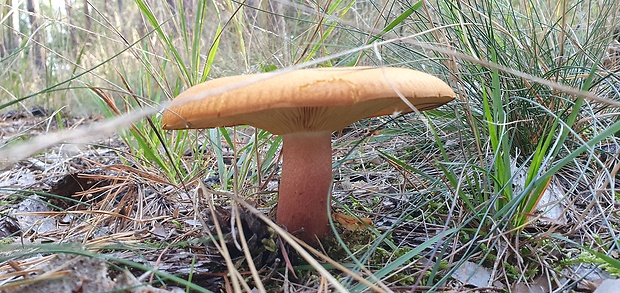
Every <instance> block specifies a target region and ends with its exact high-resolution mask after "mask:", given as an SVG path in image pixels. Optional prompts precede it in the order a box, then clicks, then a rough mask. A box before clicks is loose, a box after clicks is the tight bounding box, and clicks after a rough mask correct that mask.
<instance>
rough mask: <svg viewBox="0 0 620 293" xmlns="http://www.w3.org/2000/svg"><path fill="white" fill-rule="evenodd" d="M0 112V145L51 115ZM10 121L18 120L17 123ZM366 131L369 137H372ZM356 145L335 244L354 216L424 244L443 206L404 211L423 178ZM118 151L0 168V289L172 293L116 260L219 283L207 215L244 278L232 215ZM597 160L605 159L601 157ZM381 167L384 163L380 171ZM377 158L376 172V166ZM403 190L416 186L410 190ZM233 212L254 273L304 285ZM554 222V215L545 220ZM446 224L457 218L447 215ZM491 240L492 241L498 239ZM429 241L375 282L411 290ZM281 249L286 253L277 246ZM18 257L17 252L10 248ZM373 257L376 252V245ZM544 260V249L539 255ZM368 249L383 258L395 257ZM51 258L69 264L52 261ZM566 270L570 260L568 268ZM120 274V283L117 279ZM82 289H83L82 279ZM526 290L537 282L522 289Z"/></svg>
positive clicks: (355, 229)
mask: <svg viewBox="0 0 620 293" xmlns="http://www.w3.org/2000/svg"><path fill="white" fill-rule="evenodd" d="M32 113H33V112H31V114H32ZM7 117H8V118H6V119H5V122H4V123H11V126H10V127H8V128H6V129H5V130H4V132H3V136H2V138H1V139H2V140H1V142H2V144H5V145H6V144H7V143H11V141H14V140H15V139H16V137H21V136H24V135H26V134H25V133H24V132H23V130H24V129H27V131H28V132H29V133H30V134H28V135H36V134H37V133H41V132H45V131H47V130H48V129H50V128H49V125H51V124H53V123H54V122H53V121H52V120H45V121H46V123H42V122H41V121H38V122H37V120H36V119H34V118H36V117H35V116H34V114H32V115H26V114H23V115H22V114H18V113H11V114H10V115H8V116H7ZM22 119H23V120H24V122H23V123H24V124H25V125H27V126H23V127H20V126H19V125H18V124H19V121H20V120H22ZM41 119H48V118H41ZM89 119H91V120H96V119H98V118H96V117H95V118H93V117H89V118H88V119H83V118H63V120H64V121H63V123H64V124H65V125H70V124H71V123H78V124H79V123H87V122H88V120H89ZM70 120H71V121H70ZM7 121H9V122H7ZM338 135H339V136H337V138H338V140H340V143H339V144H337V145H338V146H339V148H336V156H337V157H346V156H348V155H349V154H348V151H349V150H350V149H351V147H350V145H348V141H355V140H357V139H363V138H364V137H367V136H366V135H367V133H366V130H365V129H360V128H350V129H348V130H345V131H343V133H340V134H338ZM374 139H380V135H377V137H376V138H374ZM389 144H391V145H386V143H383V148H384V149H391V150H402V149H403V147H402V146H403V145H404V146H408V145H411V141H410V139H409V138H407V137H403V136H394V137H392V138H391V139H390V142H389ZM446 145H452V146H453V147H455V148H456V147H458V144H448V143H446ZM357 150H358V151H359V152H360V154H363V156H360V159H361V160H363V161H367V163H362V164H361V165H358V164H357V163H355V164H354V163H351V162H346V163H344V164H341V165H339V166H338V169H337V170H339V172H342V174H345V175H344V176H343V177H342V178H337V179H336V180H335V181H336V182H337V184H336V185H335V187H334V191H333V192H334V198H335V199H336V203H335V205H334V209H335V210H336V212H337V213H338V214H342V215H344V216H345V217H341V218H344V219H347V221H345V224H343V227H341V228H342V230H341V231H340V232H341V233H342V235H345V236H347V237H348V238H349V239H348V240H347V241H350V242H351V244H352V245H355V241H360V244H361V243H364V242H365V241H367V240H366V239H367V238H366V237H367V236H364V235H369V233H370V232H369V230H368V229H360V227H361V226H360V222H357V221H358V219H359V220H362V222H363V225H364V226H368V225H370V226H373V227H372V228H373V229H376V230H377V231H380V232H382V231H390V233H391V241H393V245H394V246H396V247H402V248H406V249H407V248H411V247H416V246H418V245H420V244H422V243H424V242H425V241H427V240H429V239H430V238H432V237H433V236H436V235H438V234H440V233H441V231H443V230H444V229H445V223H442V222H441V221H439V222H435V221H434V220H432V219H447V218H448V215H447V214H446V211H445V209H444V208H442V207H440V206H437V207H436V209H434V210H433V209H427V210H425V211H423V210H420V209H417V210H416V209H411V207H412V206H416V203H417V205H419V206H424V207H429V203H430V202H432V201H433V200H436V199H439V198H438V197H433V196H430V197H429V198H430V199H428V198H427V199H426V200H427V201H423V200H422V198H424V197H421V196H420V193H423V194H427V195H432V194H433V191H432V188H433V186H432V184H433V182H431V181H429V180H428V179H425V178H423V177H420V176H417V175H416V174H414V173H412V172H409V171H408V170H407V169H403V168H401V167H400V166H399V165H398V164H396V163H395V162H392V161H390V159H389V158H386V157H385V156H383V155H382V154H381V153H378V152H377V151H376V150H375V149H374V148H371V147H368V146H367V145H365V144H362V145H361V146H359V148H358V149H357ZM125 153H127V149H126V147H125V146H124V145H123V143H122V142H121V141H120V139H118V138H116V137H111V138H107V139H105V140H102V141H100V142H98V143H97V144H91V145H79V146H72V145H61V146H58V147H55V148H53V149H51V150H49V151H48V152H47V153H43V154H39V155H37V156H34V157H32V158H28V159H26V160H23V161H20V162H18V163H16V164H14V165H13V166H12V168H11V169H9V170H4V171H3V172H2V173H0V178H2V180H0V188H1V189H0V190H1V194H0V200H2V201H3V202H6V203H7V204H3V205H1V206H0V209H1V210H0V215H1V216H0V217H1V218H0V233H2V234H0V235H2V237H3V239H4V240H3V246H2V250H0V257H1V258H2V260H3V262H2V263H0V290H2V292H20V291H19V290H22V289H24V288H40V289H36V290H41V291H40V292H43V291H50V290H51V289H52V288H60V287H52V286H64V287H63V288H65V289H67V288H70V289H71V290H74V289H76V288H80V290H82V291H83V292H97V291H89V290H91V289H89V288H95V289H96V290H99V289H102V288H108V289H107V290H111V289H114V288H125V289H126V290H127V291H126V292H142V291H137V290H143V289H146V290H151V289H152V290H168V291H152V292H174V290H176V289H175V286H180V285H178V284H175V285H170V284H167V283H166V285H164V284H163V283H158V282H156V281H154V280H155V279H156V278H155V276H154V275H153V274H151V273H148V272H146V273H145V271H144V270H140V269H137V268H136V267H132V266H120V267H119V265H118V263H117V262H115V261H113V259H116V260H118V259H121V260H126V261H130V262H133V263H135V264H141V265H145V266H147V267H148V268H153V269H156V270H158V271H160V272H163V273H168V274H174V275H180V276H182V277H183V278H185V279H187V278H189V277H190V276H192V282H193V283H195V284H197V285H200V286H203V287H204V288H207V289H211V290H219V289H220V288H224V287H226V286H227V282H228V278H227V275H228V273H230V272H229V271H228V270H227V267H226V266H225V265H224V258H223V256H222V251H221V249H218V248H217V247H216V246H214V245H213V239H211V238H210V237H208V233H207V232H209V233H210V232H212V231H214V230H213V227H214V225H216V223H218V225H219V227H220V229H221V230H222V233H223V234H222V235H221V237H224V243H226V246H227V250H228V251H230V255H229V257H231V258H232V259H234V260H235V266H236V267H237V268H238V269H239V270H240V275H241V276H249V274H250V272H249V271H248V270H247V264H245V262H246V260H244V255H243V253H242V252H241V250H240V249H239V248H238V246H239V243H237V237H236V236H235V235H236V233H237V232H235V230H234V229H232V227H233V226H231V224H230V223H231V219H232V217H233V214H231V209H230V208H229V206H230V199H229V198H227V197H226V196H222V195H218V194H214V195H211V197H212V198H213V199H214V202H215V203H216V204H215V205H213V204H210V203H208V202H207V201H206V200H205V199H204V198H197V196H196V194H195V193H194V192H193V191H187V190H183V189H182V188H180V187H178V186H174V185H172V184H170V183H169V182H167V181H166V180H165V179H163V178H160V177H159V176H158V174H157V173H156V172H153V171H152V170H150V169H148V168H146V167H145V166H142V165H140V164H135V163H134V164H128V163H127V157H125V156H123V154H125ZM455 156H457V155H455ZM609 159H610V160H612V159H613V157H609ZM417 160H419V161H410V162H408V163H409V164H411V165H415V166H416V167H419V168H420V170H423V172H424V173H426V174H430V175H433V176H441V173H439V172H438V170H436V169H434V168H432V167H429V165H428V164H426V162H425V161H424V160H425V159H424V158H419V157H418V158H417ZM386 165H387V166H389V168H387V169H386V168H385V166H386ZM380 166H381V168H383V169H381V168H379V167H380ZM275 179H277V178H275ZM209 180H212V179H209ZM214 181H215V182H217V181H218V180H217V179H215V180H214ZM567 182H569V183H570V184H569V183H567ZM270 183H271V181H270ZM575 183H577V184H579V187H578V188H574V186H575V185H574V184H575ZM192 184H194V183H192ZM599 184H602V183H599ZM190 185H191V184H190ZM587 185H588V183H587V182H586V181H585V180H584V178H583V177H575V175H574V174H573V173H571V172H565V173H561V174H560V175H559V177H558V179H557V183H554V188H555V190H554V192H555V193H557V194H562V195H563V196H564V195H568V196H569V197H570V196H572V195H573V194H575V192H576V191H577V192H578V191H580V190H587V187H584V186H587ZM600 186H601V187H604V186H603V185H600ZM411 188H414V189H416V188H417V190H416V191H415V192H411V191H410V189H411ZM571 188H572V189H571ZM268 189H269V190H277V186H273V185H272V184H269V187H268ZM377 195H379V196H377ZM560 197H561V196H560ZM574 203H575V204H574V205H571V204H567V202H566V201H565V200H564V201H562V202H559V200H558V198H557V197H555V198H550V199H549V201H548V204H547V205H543V206H542V207H541V209H540V211H539V212H540V214H542V215H545V214H547V215H548V213H549V211H550V210H549V209H547V206H553V207H554V211H553V215H554V216H553V217H549V218H552V219H555V220H556V221H553V220H551V221H549V220H546V219H545V218H544V217H541V218H540V220H539V221H537V222H535V223H533V224H532V225H531V226H530V228H532V229H534V230H540V232H539V234H538V236H537V237H546V235H547V234H545V231H546V230H548V229H552V230H555V231H561V232H566V231H571V230H570V229H575V228H574V227H573V226H570V223H574V222H577V221H580V219H582V218H583V215H584V214H587V213H590V214H593V215H594V214H595V211H594V207H592V206H591V203H592V201H591V200H587V199H584V197H583V196H576V197H574ZM343 207H354V210H353V211H350V212H353V213H354V214H355V215H356V216H355V217H351V216H347V214H350V213H349V212H347V214H345V213H343V212H346V209H343ZM612 207H613V204H612ZM558 208H559V209H561V211H560V210H558ZM197 210H198V211H199V212H198V213H197V212H196V211H197ZM209 210H212V211H213V213H214V214H215V215H216V219H215V221H214V219H213V218H211V217H210V216H208V215H209V213H208V212H205V211H209ZM200 211H202V212H200ZM265 212H266V213H267V212H268V211H267V210H265ZM610 212H611V211H610ZM240 219H241V222H242V227H243V230H244V231H243V232H244V234H245V235H246V238H247V242H246V243H245V244H246V245H247V247H249V249H250V250H251V252H252V256H253V262H254V263H255V265H256V267H257V268H259V270H260V273H261V275H263V276H265V280H267V279H271V280H276V281H275V283H276V284H288V286H291V288H297V289H299V288H307V287H304V286H310V287H311V286H312V285H313V283H312V281H308V280H306V283H305V284H304V285H303V286H302V285H295V284H291V283H288V281H287V278H290V276H289V277H287V276H288V275H289V272H287V271H286V270H284V271H282V270H276V269H277V268H283V267H285V266H286V264H285V263H286V262H288V261H290V260H284V258H283V255H282V248H283V247H281V245H279V241H278V240H277V237H276V236H274V234H273V231H271V230H270V229H268V228H267V227H266V226H265V225H264V224H263V222H262V221H259V220H257V218H256V216H255V215H253V214H251V213H248V212H245V211H243V210H241V212H240ZM558 219H562V220H561V221H557V220H558ZM613 220H614V221H615V219H613ZM455 221H462V219H458V218H457V219H456V220H455ZM349 223H352V224H349ZM348 225H351V226H350V227H349V226H348ZM576 231H579V233H582V234H581V235H587V234H588V233H590V234H593V235H594V234H595V235H600V236H601V237H608V235H606V234H605V232H604V231H601V230H599V229H596V226H595V225H589V226H585V227H582V228H581V229H579V230H576ZM359 235H361V236H359ZM217 237H219V235H215V238H216V239H217ZM496 237H498V238H501V237H502V235H497V236H496ZM356 238H357V240H356ZM50 243H52V244H54V245H58V247H59V248H62V249H56V250H60V251H55V250H54V249H49V246H45V245H46V244H50ZM24 245H25V246H24ZM75 245H78V246H75ZM441 245H442V250H443V251H444V253H445V254H444V255H443V259H444V260H446V259H447V260H458V259H459V258H460V257H461V256H462V253H463V251H464V249H467V246H466V245H464V243H462V242H460V241H452V242H451V243H448V242H446V243H442V244H441ZM438 247H439V246H435V249H432V248H431V249H426V250H425V252H424V253H422V254H421V255H423V257H421V258H419V259H417V260H412V263H410V264H407V266H406V267H404V268H402V269H401V271H402V273H401V274H396V275H393V276H391V277H390V278H388V279H386V280H384V282H385V284H386V285H387V286H388V287H389V288H392V289H394V290H397V289H405V288H407V289H411V288H412V286H410V285H409V286H403V285H402V284H411V282H412V280H410V278H412V276H416V275H418V274H420V272H424V271H425V270H426V269H428V268H429V266H433V265H436V264H437V265H439V264H438V263H437V262H436V261H441V260H438V259H436V258H435V257H436V256H437V253H436V251H434V250H436V248H438ZM510 247H511V245H508V246H506V250H505V251H506V253H505V254H503V255H502V254H498V256H497V257H498V259H499V260H501V261H505V262H509V263H516V264H517V266H519V265H522V263H520V260H518V259H515V255H518V253H512V254H511V253H508V251H510V250H511V249H513V250H516V248H515V247H512V248H510ZM521 247H525V248H528V249H530V250H531V251H539V252H540V251H541V249H542V248H541V247H539V246H537V244H536V243H535V242H528V241H527V239H526V240H525V241H524V242H523V243H521ZM67 249H68V250H69V251H74V252H80V251H84V250H85V251H88V252H90V253H97V254H98V255H100V256H104V257H103V258H102V259H98V258H93V257H84V256H79V255H77V254H79V253H73V254H72V253H66V252H65V250H67ZM284 249H285V250H286V248H285V247H284ZM61 251H62V252H61ZM19 254H23V256H18V255H19ZM377 254H378V255H380V253H379V252H377ZM551 256H552V255H551V254H549V255H547V256H545V257H551ZM378 257H381V258H385V259H386V260H389V259H392V258H394V257H397V256H394V255H382V256H381V255H380V256H378ZM550 260H551V258H550ZM293 261H294V260H293ZM63 264H70V265H66V266H63ZM567 267H568V268H571V267H573V268H578V265H570V266H567ZM88 268H97V269H88ZM111 268H112V269H111ZM521 270H522V272H525V271H526V270H527V268H525V267H523V268H521ZM542 271H544V272H554V268H553V267H544V268H543V269H542ZM593 271H597V272H601V270H600V269H599V268H597V267H594V269H592V270H586V271H579V270H572V271H571V272H568V271H562V272H557V273H558V274H559V275H562V276H564V277H562V278H558V280H557V282H558V283H557V284H553V285H549V284H548V282H547V278H542V277H541V276H542V274H541V273H538V274H537V277H536V278H533V279H530V280H528V281H516V282H512V285H513V287H512V289H513V290H514V291H515V292H520V291H522V292H527V291H523V290H542V291H541V292H550V291H551V290H553V288H559V287H561V286H562V285H565V284H568V283H571V282H575V283H579V284H586V285H587V284H590V286H589V287H588V286H586V285H583V286H585V287H583V288H586V289H582V290H585V291H586V292H592V290H596V288H597V287H598V285H591V283H584V282H580V280H582V279H583V278H585V277H587V276H588V275H591V274H592V272H593ZM47 272H49V273H47ZM46 273H47V275H46ZM134 276H139V277H134ZM60 277H62V278H60ZM452 277H453V281H451V282H448V283H447V284H448V286H446V287H442V288H445V289H446V290H447V289H448V288H462V289H463V288H469V289H472V288H473V289H476V288H477V289H478V290H479V291H480V292H495V291H498V290H504V289H503V288H505V286H506V285H507V284H508V285H509V284H510V283H511V282H508V281H507V280H506V279H505V276H504V274H502V272H498V271H497V265H494V264H493V263H489V262H482V263H480V262H465V263H464V264H461V267H459V268H458V269H457V270H456V271H455V272H454V273H453V276H452ZM123 278H125V279H127V280H126V281H121V280H123ZM248 278H249V277H248ZM609 278H611V276H609V275H607V276H605V277H602V278H601V277H598V278H596V277H595V278H594V279H592V280H588V282H594V283H592V284H598V283H596V282H597V281H596V280H606V279H609ZM84 279H88V280H92V281H91V283H89V285H85V284H84V282H83V280H84ZM56 280H64V281H62V282H63V283H62V284H64V285H54V284H56V283H57V282H58V281H56ZM67 280H68V281H67ZM541 282H542V283H541ZM539 283H540V285H539ZM543 283H544V284H543ZM139 284H141V285H139ZM144 284H151V285H144ZM90 285H92V286H94V287H88V286H90ZM117 285H119V286H121V287H118V286H117ZM314 285H318V283H314ZM25 286H34V287H25ZM37 286H38V287H37ZM46 286H48V287H46ZM96 286H99V287H96ZM110 286H112V287H110ZM115 286H116V287H115ZM149 286H154V287H149ZM536 286H538V287H536ZM534 287H536V288H541V289H533V288H534ZM131 288H133V289H131ZM418 288H420V289H422V288H424V287H423V286H419V287H418ZM526 288H527V289H526ZM95 289H93V290H95ZM11 290H13V291H11ZM15 290H17V291H15ZM32 290H35V289H32ZM36 290H35V291H31V292H36ZM58 290H61V289H58ZM67 290H69V289H67ZM132 290H133V291H132ZM52 291H53V292H63V291H54V290H52ZM50 292H51V291H50ZM67 292H73V291H67ZM149 292H151V291H149ZM603 292H604V291H603Z"/></svg>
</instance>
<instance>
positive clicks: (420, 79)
mask: <svg viewBox="0 0 620 293" xmlns="http://www.w3.org/2000/svg"><path fill="white" fill-rule="evenodd" d="M270 74H272V73H259V74H248V75H238V76H230V77H223V78H218V79H214V80H210V81H207V82H205V83H201V84H198V85H196V86H193V87H191V88H189V89H188V90H186V91H184V92H183V93H181V94H180V95H179V96H178V97H177V98H175V99H174V102H173V105H172V106H171V107H170V108H168V109H167V110H166V111H165V112H164V115H163V128H164V129H187V128H213V127H222V126H234V125H252V126H255V127H258V128H261V129H264V130H267V131H269V132H271V133H273V134H286V133H293V132H311V131H336V130H340V129H343V128H344V127H346V126H347V125H350V124H352V123H354V122H356V121H358V120H360V119H363V118H368V117H375V116H381V115H390V114H393V113H395V112H403V113H408V112H411V111H413V110H412V109H411V108H410V107H409V106H407V104H406V103H405V102H403V100H402V99H401V98H400V97H399V93H400V94H401V95H402V96H403V97H405V98H406V99H407V100H409V102H411V104H412V105H413V106H415V107H416V108H417V109H418V110H419V111H422V110H428V109H432V108H436V107H439V106H441V105H443V104H445V103H447V102H449V101H451V100H453V99H454V97H455V94H454V91H452V89H451V88H450V87H449V86H448V85H447V84H445V83H444V82H443V81H441V80H440V79H439V78H437V77H434V76H432V75H430V74H427V73H423V72H420V71H416V70H412V69H405V68H395V67H381V68H371V67H331V68H313V69H300V70H293V71H290V72H287V73H283V74H280V75H275V76H273V77H270V76H268V75H270ZM253 79H254V80H258V81H257V82H252V81H253ZM235 84H240V86H238V87H237V86H235ZM226 87H230V90H226V91H224V92H222V88H226Z"/></svg>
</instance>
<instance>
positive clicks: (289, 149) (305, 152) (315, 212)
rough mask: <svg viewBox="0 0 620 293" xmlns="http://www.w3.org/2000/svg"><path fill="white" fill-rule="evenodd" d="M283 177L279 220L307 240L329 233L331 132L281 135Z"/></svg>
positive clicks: (279, 201) (278, 213)
mask: <svg viewBox="0 0 620 293" xmlns="http://www.w3.org/2000/svg"><path fill="white" fill-rule="evenodd" d="M282 161H283V162H282V179H281V180H280V187H279V189H280V190H279V193H280V194H279V199H278V212H277V220H276V221H277V223H278V224H280V225H283V226H285V227H286V228H287V229H288V231H289V232H291V233H293V235H295V236H297V237H299V238H300V239H302V240H303V241H305V242H307V243H314V242H316V238H315V235H316V236H317V237H318V238H319V239H321V238H323V237H324V236H325V235H326V234H327V233H328V232H329V219H328V215H327V203H328V202H329V187H330V185H331V182H332V148H331V132H329V131H321V132H298V133H290V134H284V135H283V136H282Z"/></svg>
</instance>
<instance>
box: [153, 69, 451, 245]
mask: <svg viewBox="0 0 620 293" xmlns="http://www.w3.org/2000/svg"><path fill="white" fill-rule="evenodd" d="M269 74H271V73H259V74H249V75H240V76H230V77H224V78H218V79H214V80H210V81H207V82H205V83H202V84H198V85H196V86H193V87H191V88H190V89H188V90H186V91H185V92H183V93H181V94H180V95H179V96H178V97H177V98H176V99H175V100H174V105H173V106H171V107H169V108H168V109H167V110H166V111H165V112H164V115H163V128H164V129H188V128H213V127H223V126H234V125H251V126H254V127H257V128H261V129H264V130H267V131H269V132H271V133H272V134H276V135H282V160H283V162H282V177H281V180H280V186H279V195H278V196H279V198H278V206H277V216H276V222H277V223H278V224H279V225H282V226H285V227H286V228H287V229H288V231H290V232H292V233H293V234H295V235H297V236H298V237H299V238H301V239H302V240H304V241H306V242H309V243H315V241H316V239H321V238H323V237H324V236H326V234H327V233H328V232H329V230H330V228H329V218H328V217H329V215H328V212H327V205H328V204H329V202H330V198H329V193H330V186H331V182H332V149H331V134H332V132H333V131H337V130H341V129H343V128H344V127H346V126H347V125H350V124H352V123H354V122H356V121H358V120H360V119H363V118H368V117H375V116H381V115H390V114H393V113H398V112H402V113H407V112H411V111H413V109H412V108H411V107H410V105H411V106H414V107H415V108H416V109H417V110H418V111H422V110H427V109H432V108H435V107H439V106H441V105H443V104H445V103H447V102H449V101H451V100H453V99H454V96H455V94H454V92H453V91H452V89H451V88H450V87H449V86H448V85H447V84H445V83H444V82H443V81H441V80H440V79H438V78H436V77H434V76H432V75H429V74H426V73H423V72H419V71H415V70H411V69H405V68H394V67H381V68H371V67H345V68H316V69H300V70H293V71H290V72H286V73H283V74H279V75H275V76H273V77H271V76H268V75H269ZM252 79H254V80H259V81H258V82H254V83H252ZM239 83H241V84H242V85H241V86H240V87H231V86H234V85H235V84H239ZM223 87H231V88H232V89H231V90H228V91H225V92H224V93H220V94H215V95H211V94H212V93H213V92H214V91H216V90H217V89H221V88H223ZM405 98H406V101H405ZM407 104H410V105H407ZM315 237H317V238H315Z"/></svg>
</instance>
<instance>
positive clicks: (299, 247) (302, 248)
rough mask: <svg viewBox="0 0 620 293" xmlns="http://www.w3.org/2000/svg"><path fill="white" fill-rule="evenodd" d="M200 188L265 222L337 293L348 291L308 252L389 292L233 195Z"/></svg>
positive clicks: (358, 278) (359, 279) (377, 288)
mask: <svg viewBox="0 0 620 293" xmlns="http://www.w3.org/2000/svg"><path fill="white" fill-rule="evenodd" d="M202 188H204V189H205V190H206V191H209V193H214V194H221V195H225V196H228V197H230V198H231V199H233V200H234V201H235V202H237V203H238V204H240V205H241V206H243V207H244V208H245V209H247V210H248V211H250V212H251V213H252V214H254V215H256V216H257V217H258V218H260V219H261V220H262V221H263V222H265V224H267V225H268V226H269V227H271V228H272V229H273V230H274V231H275V232H276V233H277V234H278V235H280V237H282V239H284V240H285V241H286V242H287V243H288V244H289V245H291V247H293V249H295V251H296V252H297V253H299V255H300V256H301V257H302V258H303V259H305V260H306V261H307V262H308V264H310V265H311V266H312V267H313V268H314V269H315V270H317V272H319V274H320V275H321V276H322V277H325V278H326V279H327V281H329V283H330V284H331V285H332V286H334V288H335V289H336V290H337V291H339V292H348V290H347V289H346V288H344V287H343V286H342V284H340V282H339V281H338V280H336V279H335V278H334V276H333V275H332V274H330V273H329V272H328V271H327V270H326V269H325V268H324V267H323V266H322V265H321V264H320V263H318V262H317V260H316V259H315V258H314V257H313V256H312V255H311V254H310V253H308V251H310V252H312V253H313V254H315V255H316V256H318V257H320V258H321V259H323V260H324V261H326V262H328V263H330V264H331V265H333V266H334V267H336V268H337V269H338V270H340V271H341V272H343V273H345V274H347V275H348V276H350V277H352V278H354V279H355V280H357V281H358V282H360V283H363V284H364V285H366V286H367V287H368V288H370V289H372V290H373V291H374V292H388V291H389V289H387V288H386V289H383V288H381V287H379V286H377V285H375V284H372V283H371V282H369V281H368V280H366V279H364V278H363V277H361V276H359V275H358V274H356V273H355V272H353V271H351V270H349V269H347V268H346V267H344V266H343V265H341V264H340V263H338V262H337V261H334V260H333V259H331V258H329V257H328V256H326V255H324V254H322V253H320V252H319V251H317V250H316V249H314V248H312V247H311V246H309V245H308V244H306V243H304V242H303V241H301V240H299V239H297V238H295V237H294V236H292V235H291V234H290V233H288V232H287V231H285V230H284V229H282V228H281V227H280V226H278V225H277V224H276V223H274V222H273V221H272V220H271V219H269V218H268V217H267V216H265V215H264V214H263V213H261V212H260V211H259V210H257V209H256V208H255V207H253V206H252V205H250V204H248V203H247V202H246V201H245V200H243V199H242V198H240V197H238V196H235V195H234V194H232V193H229V192H222V191H214V190H211V189H209V188H208V187H206V186H204V185H203V186H202ZM306 249H307V250H308V251H306Z"/></svg>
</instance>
